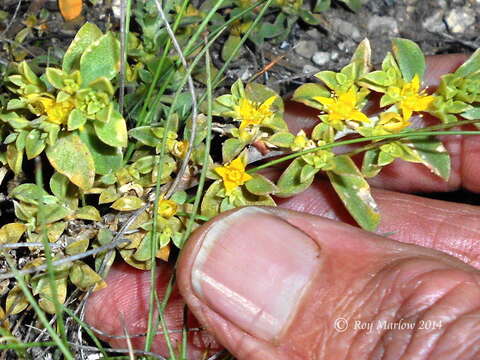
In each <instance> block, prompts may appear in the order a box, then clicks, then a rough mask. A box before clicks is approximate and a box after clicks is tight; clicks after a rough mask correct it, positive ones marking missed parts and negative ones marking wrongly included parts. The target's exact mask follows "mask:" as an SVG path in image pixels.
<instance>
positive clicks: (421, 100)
mask: <svg viewBox="0 0 480 360" xmlns="http://www.w3.org/2000/svg"><path fill="white" fill-rule="evenodd" d="M395 90H396V92H399V93H400V96H401V100H400V101H399V103H398V107H399V109H400V110H401V111H402V115H403V118H404V119H405V120H408V119H410V117H411V116H412V113H413V112H414V111H425V110H427V109H428V108H429V107H430V105H431V104H432V102H433V100H434V97H433V96H431V95H427V94H426V93H425V90H422V91H420V92H419V90H420V78H419V77H418V75H415V76H414V77H413V79H412V81H410V82H408V83H405V84H404V85H403V86H402V88H401V89H398V90H397V89H395Z"/></svg>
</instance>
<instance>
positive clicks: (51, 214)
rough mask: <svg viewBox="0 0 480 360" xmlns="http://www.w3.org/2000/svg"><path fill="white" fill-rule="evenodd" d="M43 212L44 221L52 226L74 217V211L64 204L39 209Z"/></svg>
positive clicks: (49, 205)
mask: <svg viewBox="0 0 480 360" xmlns="http://www.w3.org/2000/svg"><path fill="white" fill-rule="evenodd" d="M39 211H41V212H43V218H42V221H43V222H44V223H45V224H51V223H54V222H56V221H59V220H62V219H64V218H66V217H67V216H70V215H72V213H73V211H72V210H71V209H69V208H68V207H66V206H65V205H62V204H46V205H42V206H41V207H40V208H39Z"/></svg>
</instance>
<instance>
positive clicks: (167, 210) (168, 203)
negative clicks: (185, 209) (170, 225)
mask: <svg viewBox="0 0 480 360" xmlns="http://www.w3.org/2000/svg"><path fill="white" fill-rule="evenodd" d="M177 211H178V205H177V203H176V202H175V201H173V200H163V199H162V200H160V201H159V202H158V211H157V213H158V215H160V216H161V217H163V218H165V219H170V218H171V217H172V216H173V215H175V214H176V213H177Z"/></svg>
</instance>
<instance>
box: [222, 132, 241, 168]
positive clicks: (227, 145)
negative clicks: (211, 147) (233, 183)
mask: <svg viewBox="0 0 480 360" xmlns="http://www.w3.org/2000/svg"><path fill="white" fill-rule="evenodd" d="M245 146H246V144H245V142H243V141H242V140H240V139H236V138H231V139H227V140H226V141H225V142H224V143H223V146H222V158H223V162H224V163H227V162H230V161H232V160H233V159H235V158H236V157H237V155H238V154H240V153H241V152H242V150H243V149H244V148H245Z"/></svg>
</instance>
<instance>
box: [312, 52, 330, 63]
mask: <svg viewBox="0 0 480 360" xmlns="http://www.w3.org/2000/svg"><path fill="white" fill-rule="evenodd" d="M312 60H313V62H314V63H315V64H317V65H320V66H322V65H325V64H326V63H328V62H329V61H330V53H328V52H326V51H317V52H316V53H315V55H313V58H312Z"/></svg>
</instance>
